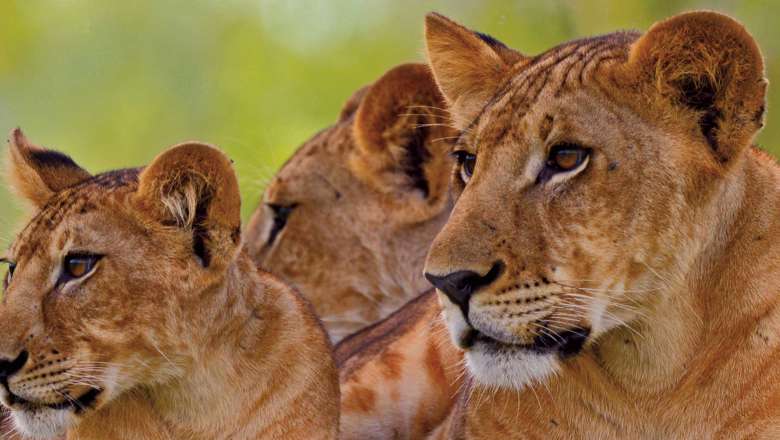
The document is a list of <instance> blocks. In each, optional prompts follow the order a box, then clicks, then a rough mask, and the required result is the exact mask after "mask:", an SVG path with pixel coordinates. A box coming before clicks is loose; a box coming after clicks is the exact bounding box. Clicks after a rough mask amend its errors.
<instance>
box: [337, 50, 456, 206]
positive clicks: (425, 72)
mask: <svg viewBox="0 0 780 440" xmlns="http://www.w3.org/2000/svg"><path fill="white" fill-rule="evenodd" d="M444 107H445V103H444V99H443V98H442V96H441V94H440V93H439V90H438V89H437V87H436V83H435V82H434V81H433V77H432V76H431V72H430V70H429V69H428V67H427V66H425V65H424V64H403V65H400V66H397V67H395V68H393V69H391V70H390V71H388V72H387V73H385V74H384V75H383V76H382V77H381V78H379V79H378V80H377V81H376V82H375V83H374V84H372V85H371V86H370V88H369V89H368V90H366V91H365V92H363V93H362V99H361V100H360V104H359V106H358V108H357V110H356V111H355V120H354V124H353V130H352V133H353V136H354V139H355V144H356V147H357V148H356V149H355V151H354V154H353V155H352V157H351V158H350V163H349V166H350V168H351V169H352V170H353V172H355V174H356V175H357V176H358V177H359V178H361V179H362V180H363V181H365V182H367V183H369V184H370V185H372V186H373V187H374V188H376V189H378V190H379V191H380V192H383V193H388V194H394V195H395V196H397V197H399V198H402V199H403V200H404V201H405V202H408V203H410V205H407V206H410V210H409V211H414V210H415V209H413V208H412V206H418V205H419V207H420V209H423V210H426V211H431V213H433V212H436V213H438V212H439V209H440V204H441V203H443V202H444V201H445V200H446V199H447V197H448V196H449V175H450V171H451V168H452V164H451V160H450V158H449V151H450V148H451V145H452V142H453V141H454V139H455V137H456V136H457V131H456V130H455V129H454V128H453V127H451V121H450V117H449V114H448V113H447V111H446V110H444ZM418 220H419V219H418Z"/></svg>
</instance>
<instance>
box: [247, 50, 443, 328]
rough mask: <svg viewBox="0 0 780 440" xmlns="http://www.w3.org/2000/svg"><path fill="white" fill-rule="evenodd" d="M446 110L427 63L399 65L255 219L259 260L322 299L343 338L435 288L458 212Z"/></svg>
mask: <svg viewBox="0 0 780 440" xmlns="http://www.w3.org/2000/svg"><path fill="white" fill-rule="evenodd" d="M443 107H444V101H443V99H442V97H441V95H440V94H439V92H438V90H437V88H436V84H435V83H434V82H433V79H432V77H431V75H430V72H429V70H428V68H427V67H426V66H424V65H421V64H405V65H401V66H397V67H395V68H393V69H391V70H390V71H389V72H387V73H386V74H385V75H383V76H382V77H381V78H380V79H379V80H377V81H376V82H375V83H374V84H372V85H370V86H368V87H365V88H363V89H361V90H359V91H358V92H357V93H355V95H354V96H353V97H352V98H350V100H349V101H348V102H347V103H346V105H345V106H344V109H343V110H342V113H341V117H340V118H339V121H338V122H337V123H336V124H335V125H334V126H332V127H329V128H327V129H325V130H323V131H321V132H320V133H318V134H317V135H315V136H314V137H313V138H312V139H310V140H309V141H307V142H306V143H305V144H304V145H303V146H301V147H300V148H299V149H298V151H297V152H296V153H295V154H294V155H293V157H292V158H291V159H290V160H289V161H288V162H287V163H286V164H285V165H284V167H283V168H282V169H281V170H280V171H279V173H278V174H277V175H276V176H275V177H274V178H273V181H272V182H271V183H270V185H269V186H268V188H267V189H266V191H265V194H264V196H263V200H262V202H261V203H260V206H259V207H258V208H257V210H256V212H255V214H254V215H253V217H252V219H251V221H250V222H249V225H248V227H247V239H246V242H247V247H248V249H249V251H250V253H251V254H252V256H253V257H254V258H255V260H256V261H257V262H258V263H259V264H260V266H262V267H263V268H265V269H267V270H269V271H271V272H273V273H276V274H279V275H281V276H282V277H284V278H285V279H286V280H288V281H289V282H291V283H292V284H293V285H295V286H297V287H298V288H299V289H300V290H301V291H302V292H303V293H304V294H305V295H306V296H307V297H308V298H309V300H311V301H312V303H313V304H314V307H315V309H316V311H317V314H318V315H319V316H320V317H322V319H323V321H324V323H325V326H326V328H327V329H328V332H329V334H330V336H331V338H332V339H333V340H336V341H337V340H340V339H341V338H343V337H344V336H346V335H348V334H351V333H353V332H354V331H356V330H358V329H360V328H362V327H364V326H366V325H368V324H371V323H372V322H374V321H377V320H378V319H380V318H382V317H384V316H386V315H388V314H389V313H390V312H391V311H393V310H395V309H396V308H397V307H399V306H400V305H401V304H403V303H405V302H406V301H407V300H409V299H410V298H412V297H414V296H416V295H417V294H419V293H421V292H423V291H424V290H426V289H428V288H430V285H429V284H428V283H427V281H426V280H425V279H424V278H423V276H422V267H423V263H424V260H425V254H426V252H427V249H428V246H429V245H430V243H431V241H432V240H433V237H434V236H435V234H436V232H438V230H439V228H441V226H442V225H443V224H444V221H445V220H446V219H447V216H448V214H449V211H450V209H451V206H452V204H451V198H450V192H449V174H450V170H451V167H452V161H451V159H450V157H449V150H450V147H451V142H452V140H453V139H454V138H453V137H452V136H453V135H454V134H455V132H454V130H453V129H452V128H451V127H450V121H449V118H448V116H447V114H446V112H445V111H444V110H443V109H442V108H443Z"/></svg>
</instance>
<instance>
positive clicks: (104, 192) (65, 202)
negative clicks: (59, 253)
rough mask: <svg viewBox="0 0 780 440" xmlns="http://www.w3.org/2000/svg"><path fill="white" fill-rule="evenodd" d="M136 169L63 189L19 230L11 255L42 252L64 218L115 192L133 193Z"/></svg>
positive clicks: (100, 175) (25, 255)
mask: <svg viewBox="0 0 780 440" xmlns="http://www.w3.org/2000/svg"><path fill="white" fill-rule="evenodd" d="M138 171H139V169H127V170H117V171H112V172H109V173H104V174H99V175H97V176H95V177H93V178H92V179H90V180H87V181H85V182H82V183H80V184H78V185H76V186H73V187H71V188H68V189H65V190H63V191H61V192H59V193H57V194H55V195H54V196H52V199H51V200H50V201H49V202H48V203H47V204H46V205H45V206H44V207H43V208H42V209H41V210H40V211H39V212H38V213H37V214H36V215H35V216H34V217H33V219H32V220H31V221H30V222H29V223H28V224H27V225H26V226H25V227H24V229H22V232H20V233H19V234H18V236H17V239H16V240H15V241H14V244H13V245H12V247H11V249H12V251H11V253H12V254H13V255H16V258H17V259H18V260H22V259H25V258H28V257H31V256H32V255H34V254H36V253H43V252H44V251H45V249H47V247H48V246H47V245H48V244H49V243H50V242H51V240H53V234H54V232H55V231H56V230H57V229H58V228H59V226H60V225H61V224H62V222H63V221H64V220H65V219H66V218H70V217H71V216H72V215H73V214H74V213H75V212H77V211H79V210H81V208H82V207H84V206H87V205H92V204H94V202H95V200H97V199H100V198H105V197H108V196H110V195H111V194H114V193H116V192H118V191H132V190H134V189H135V188H136V186H137V177H138Z"/></svg>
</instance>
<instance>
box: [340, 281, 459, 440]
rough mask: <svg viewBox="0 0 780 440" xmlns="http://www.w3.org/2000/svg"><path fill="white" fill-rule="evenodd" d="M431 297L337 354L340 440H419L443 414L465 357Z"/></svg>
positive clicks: (354, 337)
mask: <svg viewBox="0 0 780 440" xmlns="http://www.w3.org/2000/svg"><path fill="white" fill-rule="evenodd" d="M440 313H441V311H440V309H439V305H438V301H437V299H436V295H435V294H434V292H433V291H431V292H428V293H426V294H423V295H421V296H420V297H418V298H415V299H414V300H412V301H410V302H409V303H408V304H405V305H404V306H403V307H401V308H400V309H399V310H398V311H396V312H395V313H393V314H392V315H390V316H389V317H387V318H386V319H384V320H383V321H381V322H379V323H377V324H376V325H374V326H371V327H369V328H367V329H365V330H363V331H361V332H359V333H357V334H354V335H352V336H350V337H348V338H347V339H344V340H343V341H342V342H341V343H340V344H339V345H338V346H337V347H336V362H337V363H338V365H339V372H340V379H341V391H342V399H341V413H342V415H341V426H342V431H341V436H342V438H344V439H366V438H371V439H419V438H424V437H425V436H426V435H428V434H430V433H431V432H432V431H433V429H434V428H435V427H436V426H437V425H439V424H440V423H441V422H442V420H444V418H445V417H446V416H447V414H449V412H450V410H451V408H452V404H453V402H454V397H455V396H456V395H457V392H458V390H459V389H460V387H461V385H462V378H463V376H464V366H463V357H462V354H461V352H460V351H459V350H457V349H455V347H454V346H453V345H452V343H451V342H450V340H449V336H448V335H447V329H446V328H445V327H444V323H443V322H442V320H441V318H440Z"/></svg>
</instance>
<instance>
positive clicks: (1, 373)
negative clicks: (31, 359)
mask: <svg viewBox="0 0 780 440" xmlns="http://www.w3.org/2000/svg"><path fill="white" fill-rule="evenodd" d="M27 357H28V354H27V350H22V352H21V353H19V356H17V357H16V359H14V360H8V359H3V358H0V382H6V381H7V380H8V378H9V377H11V376H13V375H14V373H16V372H17V371H19V370H21V369H22V367H24V364H26V363H27Z"/></svg>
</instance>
